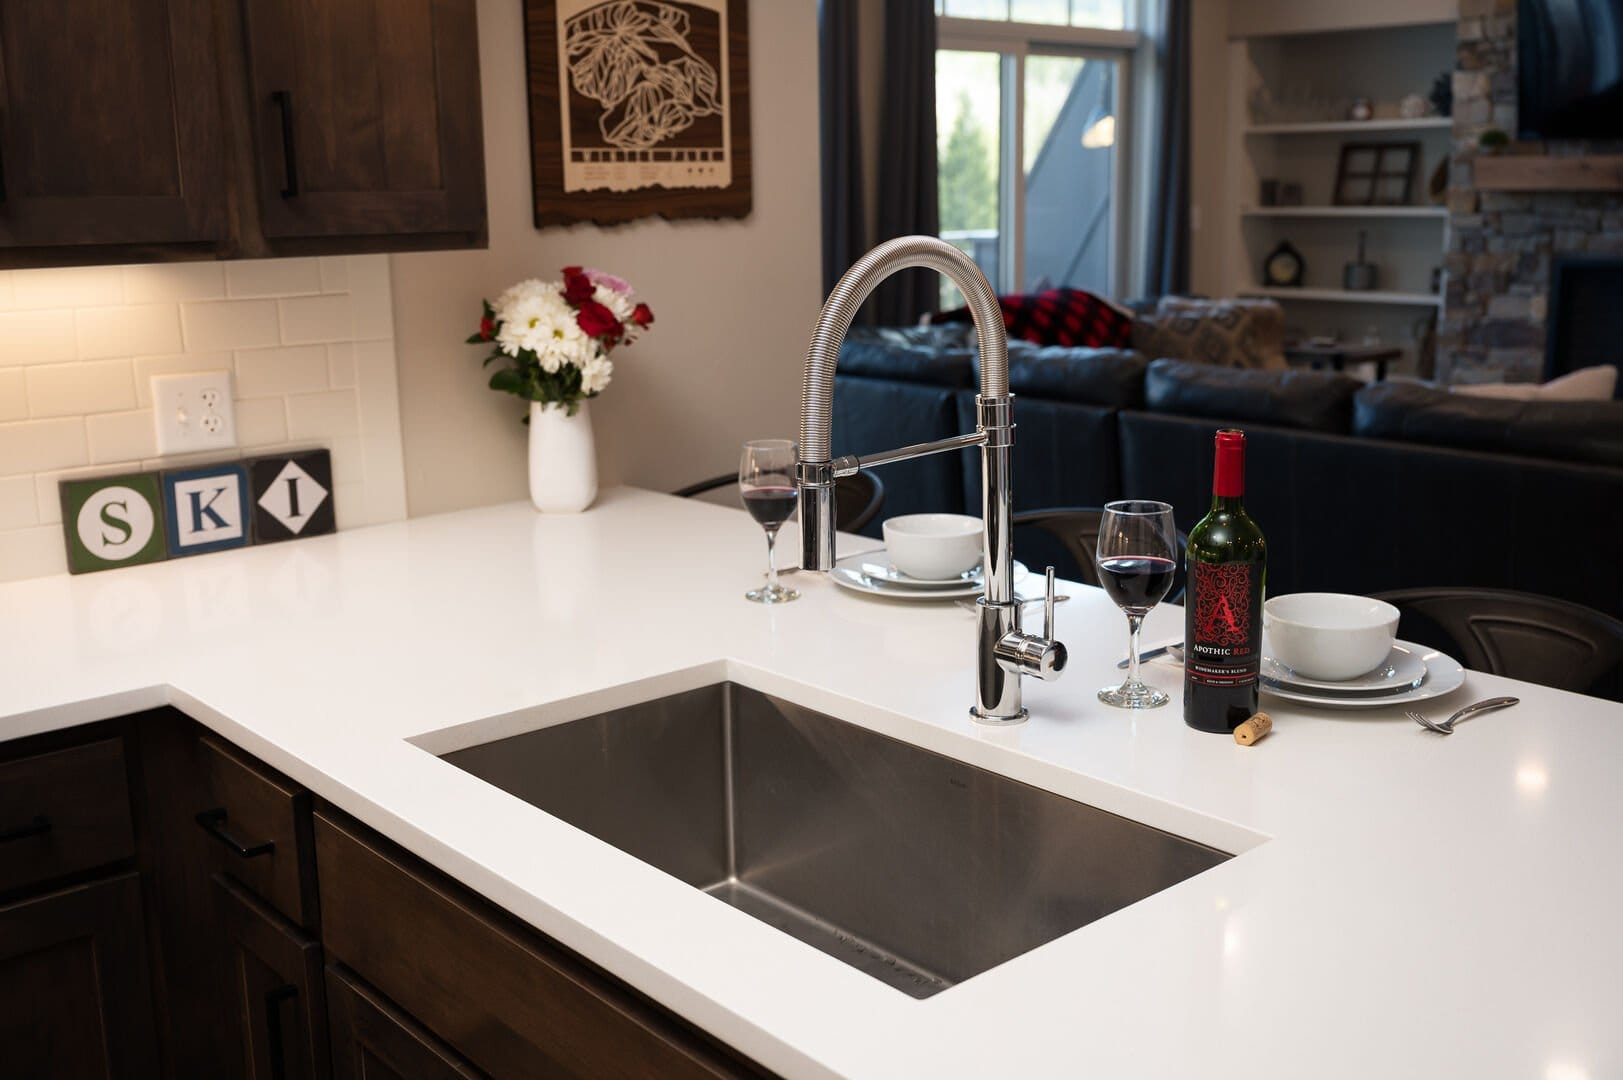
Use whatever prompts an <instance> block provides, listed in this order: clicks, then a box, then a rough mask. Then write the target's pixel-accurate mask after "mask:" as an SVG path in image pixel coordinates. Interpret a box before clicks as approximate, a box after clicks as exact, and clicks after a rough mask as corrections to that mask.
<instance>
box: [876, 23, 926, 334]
mask: <svg viewBox="0 0 1623 1080" xmlns="http://www.w3.org/2000/svg"><path fill="white" fill-rule="evenodd" d="M884 50H885V84H884V101H883V104H882V106H881V108H882V113H881V116H880V123H879V145H880V148H881V149H880V153H881V157H880V159H879V221H878V229H877V230H876V231H877V234H878V239H879V240H881V241H883V240H889V239H891V238H892V237H897V236H909V235H913V234H915V233H917V234H923V235H925V236H935V235H936V234H938V233H939V232H940V231H941V227H940V214H939V212H938V208H937V205H936V157H935V154H936V145H935V7H934V5H933V4H932V3H931V0H885V41H884ZM940 295H941V293H940V279H939V278H938V277H937V276H936V275H935V274H934V273H933V272H931V271H928V270H904V271H902V272H901V273H899V274H896V275H895V276H893V277H892V278H890V280H889V281H887V282H885V284H883V285H881V286H880V287H879V289H878V290H877V291H876V292H875V293H874V305H875V308H874V310H875V314H876V316H877V318H878V320H879V323H880V325H882V326H902V325H907V324H911V323H916V322H918V320H919V316H920V315H923V314H924V313H925V312H929V311H935V310H936V308H937V306H938V300H939V297H940Z"/></svg>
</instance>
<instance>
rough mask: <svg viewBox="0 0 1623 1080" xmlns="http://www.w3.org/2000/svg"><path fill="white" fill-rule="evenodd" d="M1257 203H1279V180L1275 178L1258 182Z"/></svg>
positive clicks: (1268, 204) (1275, 204)
mask: <svg viewBox="0 0 1623 1080" xmlns="http://www.w3.org/2000/svg"><path fill="white" fill-rule="evenodd" d="M1257 205H1258V206H1278V205H1279V181H1278V180H1273V179H1265V180H1260V181H1258V183H1257Z"/></svg>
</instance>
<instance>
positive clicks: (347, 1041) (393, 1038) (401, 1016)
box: [327, 966, 485, 1080]
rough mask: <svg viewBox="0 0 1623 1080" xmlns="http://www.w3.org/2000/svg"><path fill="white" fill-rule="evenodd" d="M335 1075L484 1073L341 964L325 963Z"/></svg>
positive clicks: (452, 1077)
mask: <svg viewBox="0 0 1623 1080" xmlns="http://www.w3.org/2000/svg"><path fill="white" fill-rule="evenodd" d="M327 1016H328V1028H329V1030H330V1032H331V1034H332V1071H333V1077H334V1078H335V1080H390V1078H398V1080H457V1078H458V1077H481V1076H484V1075H485V1074H484V1073H482V1072H480V1071H479V1070H478V1069H475V1068H474V1067H473V1066H472V1065H469V1064H468V1063H467V1062H466V1061H463V1060H462V1058H461V1057H460V1056H458V1055H457V1053H456V1051H454V1050H452V1049H451V1048H450V1047H448V1046H446V1045H445V1044H444V1043H442V1042H440V1041H439V1040H438V1039H436V1038H434V1036H433V1035H430V1034H429V1033H428V1032H427V1031H426V1030H424V1029H423V1027H422V1025H421V1024H419V1023H417V1022H416V1021H415V1020H413V1019H412V1018H411V1017H409V1016H407V1015H406V1014H405V1013H403V1012H401V1011H400V1010H399V1009H397V1008H395V1007H394V1006H393V1005H391V1004H390V1003H389V1002H387V1001H385V1000H384V999H383V997H382V996H381V995H379V994H378V992H377V991H376V990H373V989H372V988H371V987H369V986H367V985H366V984H365V983H363V982H361V980H360V979H359V978H357V977H356V976H355V974H354V973H353V972H350V971H348V970H346V969H345V968H343V967H340V966H329V967H328V968H327Z"/></svg>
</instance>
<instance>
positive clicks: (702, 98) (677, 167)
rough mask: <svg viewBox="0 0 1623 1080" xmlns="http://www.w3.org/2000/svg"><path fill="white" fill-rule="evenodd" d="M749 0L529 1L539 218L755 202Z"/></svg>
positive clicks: (607, 219) (607, 217) (743, 210)
mask: <svg viewBox="0 0 1623 1080" xmlns="http://www.w3.org/2000/svg"><path fill="white" fill-rule="evenodd" d="M747 8H748V3H747V0H524V40H525V55H526V61H527V67H528V79H529V96H530V164H531V177H532V186H533V194H534V199H535V224H536V227H537V228H542V227H545V226H548V225H568V224H572V223H574V222H580V221H590V222H594V223H596V224H599V225H613V224H618V223H621V222H626V221H632V220H635V219H637V218H641V217H648V216H651V215H655V214H657V215H659V216H660V217H664V218H687V217H700V218H722V217H746V216H748V214H749V212H750V205H751V192H750V143H749V36H748V28H747V26H746V11H747Z"/></svg>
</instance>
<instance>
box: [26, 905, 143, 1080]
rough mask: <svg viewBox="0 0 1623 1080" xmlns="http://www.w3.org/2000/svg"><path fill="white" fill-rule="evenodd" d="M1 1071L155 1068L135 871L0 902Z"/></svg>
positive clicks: (118, 1072) (119, 1073) (71, 1073)
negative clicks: (58, 890)
mask: <svg viewBox="0 0 1623 1080" xmlns="http://www.w3.org/2000/svg"><path fill="white" fill-rule="evenodd" d="M0 1074H3V1075H5V1076H8V1077H10V1076H15V1077H50V1078H53V1080H79V1078H81V1077H85V1078H89V1077H143V1078H144V1077H149V1076H156V1075H158V1039H157V1027H156V1023H155V1014H154V1012H153V1000H152V989H151V982H150V980H149V976H148V966H147V937H146V928H145V923H144V919H143V918H142V904H141V887H140V879H139V878H138V876H137V875H135V874H133V873H126V874H120V875H118V876H116V877H112V878H108V879H105V880H102V881H98V882H94V883H92V884H89V885H76V886H73V887H72V888H68V889H63V890H61V891H60V892H54V893H49V894H47V895H45V896H40V897H35V898H33V899H30V900H24V901H20V902H17V903H14V904H10V905H8V906H6V907H0Z"/></svg>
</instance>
